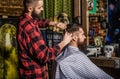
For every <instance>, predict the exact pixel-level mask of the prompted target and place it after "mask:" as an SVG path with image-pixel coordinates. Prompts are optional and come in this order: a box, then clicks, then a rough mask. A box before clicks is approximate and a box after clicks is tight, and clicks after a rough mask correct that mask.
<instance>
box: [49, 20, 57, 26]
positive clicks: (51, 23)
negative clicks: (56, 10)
mask: <svg viewBox="0 0 120 79" xmlns="http://www.w3.org/2000/svg"><path fill="white" fill-rule="evenodd" d="M57 24H58V22H53V21H50V22H49V25H51V26H55V25H57Z"/></svg>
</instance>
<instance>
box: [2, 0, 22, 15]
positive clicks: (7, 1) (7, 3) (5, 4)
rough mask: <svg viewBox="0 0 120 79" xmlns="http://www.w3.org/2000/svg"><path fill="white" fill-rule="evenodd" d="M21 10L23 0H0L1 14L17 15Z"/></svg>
mask: <svg viewBox="0 0 120 79" xmlns="http://www.w3.org/2000/svg"><path fill="white" fill-rule="evenodd" d="M22 10H23V0H0V15H1V16H19V15H20V14H21V13H22Z"/></svg>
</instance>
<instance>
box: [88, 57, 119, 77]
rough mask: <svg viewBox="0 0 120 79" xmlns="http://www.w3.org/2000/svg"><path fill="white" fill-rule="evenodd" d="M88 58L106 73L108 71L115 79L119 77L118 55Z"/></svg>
mask: <svg viewBox="0 0 120 79" xmlns="http://www.w3.org/2000/svg"><path fill="white" fill-rule="evenodd" d="M89 58H90V60H91V61H92V62H93V63H94V64H96V65H97V66H99V67H100V68H101V69H102V70H104V71H105V72H106V73H108V74H109V75H111V76H112V77H114V78H115V79H120V57H111V58H107V57H104V56H100V57H89Z"/></svg>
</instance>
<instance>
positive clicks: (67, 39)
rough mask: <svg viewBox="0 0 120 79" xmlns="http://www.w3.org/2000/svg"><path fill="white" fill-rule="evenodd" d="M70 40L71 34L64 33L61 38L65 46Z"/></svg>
mask: <svg viewBox="0 0 120 79" xmlns="http://www.w3.org/2000/svg"><path fill="white" fill-rule="evenodd" d="M71 40H72V34H70V33H68V32H66V33H65V35H64V37H63V41H64V43H65V44H66V45H67V44H68V43H69V42H70V41H71Z"/></svg>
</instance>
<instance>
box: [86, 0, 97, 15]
mask: <svg viewBox="0 0 120 79" xmlns="http://www.w3.org/2000/svg"><path fill="white" fill-rule="evenodd" d="M96 4H97V2H96V0H88V10H89V14H95V13H96V9H97V6H96Z"/></svg>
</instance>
